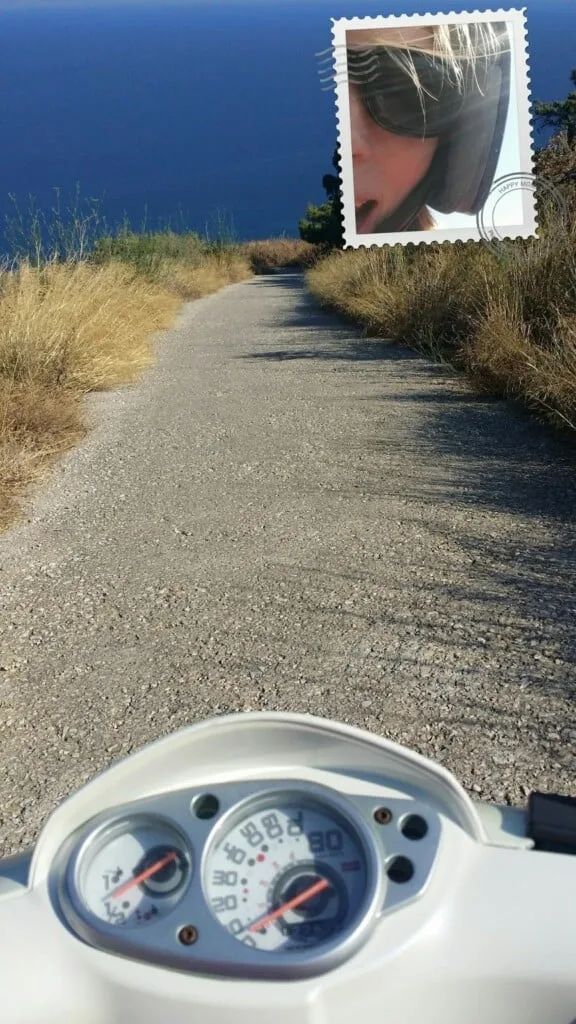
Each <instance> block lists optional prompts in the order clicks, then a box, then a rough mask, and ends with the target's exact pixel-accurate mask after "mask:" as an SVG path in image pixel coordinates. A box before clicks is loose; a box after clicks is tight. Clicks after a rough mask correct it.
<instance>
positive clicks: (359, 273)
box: [307, 221, 576, 430]
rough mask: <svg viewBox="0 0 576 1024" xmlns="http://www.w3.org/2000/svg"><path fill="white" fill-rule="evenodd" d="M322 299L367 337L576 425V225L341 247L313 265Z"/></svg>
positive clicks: (311, 276)
mask: <svg viewBox="0 0 576 1024" xmlns="http://www.w3.org/2000/svg"><path fill="white" fill-rule="evenodd" d="M307 280H308V287H309V289H310V291H311V292H312V294H313V295H314V296H315V297H316V298H317V299H318V301H319V302H320V303H321V304H322V305H323V306H325V307H326V308H329V309H331V310H334V311H336V312H338V313H340V314H341V315H342V316H344V317H345V318H347V319H349V320H351V321H353V322H354V323H356V324H358V325H360V326H362V327H363V328H364V329H365V332H366V333H367V334H368V335H371V336H373V337H377V338H383V339H388V340H390V341H395V342H396V343H399V344H405V345H407V346H410V347H413V348H417V349H419V350H420V351H422V352H424V353H426V354H427V355H430V356H432V357H433V358H435V359H439V360H444V361H446V362H449V363H451V364H452V365H453V366H454V367H456V368H457V369H458V370H461V371H463V372H464V373H465V374H466V376H467V378H468V380H469V381H470V383H471V384H472V385H473V386H474V387H475V388H476V389H477V390H479V391H482V392H484V393H489V394H493V395H500V396H502V395H504V396H510V397H513V398H514V399H516V400H518V401H520V402H521V403H522V404H524V405H525V406H526V407H527V408H529V409H530V410H532V411H533V412H535V413H536V414H537V415H539V416H540V417H541V418H542V419H545V420H547V421H548V422H550V423H552V424H553V425H554V426H556V427H559V428H564V429H566V428H568V429H570V430H576V222H574V221H571V222H570V223H569V224H568V225H566V224H565V223H562V224H560V223H552V224H549V225H548V230H547V234H546V236H545V237H542V238H540V239H534V240H531V241H522V240H518V241H517V242H513V243H510V245H509V247H508V249H507V250H506V252H505V253H503V254H501V255H500V256H499V255H497V254H495V253H494V252H493V251H491V250H490V249H488V248H486V247H484V246H481V245H478V244H477V243H467V244H466V245H464V244H462V243H456V244H444V245H431V246H427V247H422V248H420V249H417V248H415V247H412V248H411V249H407V248H402V247H400V246H395V247H394V248H388V249H358V250H354V251H350V250H347V251H343V252H334V253H333V254H332V255H330V256H329V257H328V258H327V259H324V260H322V261H321V262H320V263H318V264H317V265H316V266H315V267H313V268H312V269H311V270H309V271H308V274H307Z"/></svg>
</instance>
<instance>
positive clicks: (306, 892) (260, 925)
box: [248, 878, 330, 932]
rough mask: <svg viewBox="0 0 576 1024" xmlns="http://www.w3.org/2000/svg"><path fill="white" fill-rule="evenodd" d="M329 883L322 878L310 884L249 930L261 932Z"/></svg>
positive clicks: (252, 925)
mask: <svg viewBox="0 0 576 1024" xmlns="http://www.w3.org/2000/svg"><path fill="white" fill-rule="evenodd" d="M329 885H330V882H329V881H328V880H327V879H326V878H321V879H320V881H319V882H315V883H314V885H311V886H309V888H308V889H305V890H304V892H301V893H299V894H298V896H295V897H294V899H293V900H288V902H287V903H283V904H282V906H281V907H278V910H273V911H272V913H271V914H266V917H261V918H260V920H259V921H256V922H255V924H251V925H250V927H249V929H248V931H249V932H259V931H260V930H261V929H262V928H265V927H266V925H268V924H272V922H273V921H276V920H277V919H278V918H279V917H282V915H283V914H285V913H286V911H287V910H292V909H293V908H294V907H298V906H300V904H301V903H305V902H306V900H309V899H311V898H312V896H316V894H317V893H319V892H322V890H323V889H327V888H328V886H329Z"/></svg>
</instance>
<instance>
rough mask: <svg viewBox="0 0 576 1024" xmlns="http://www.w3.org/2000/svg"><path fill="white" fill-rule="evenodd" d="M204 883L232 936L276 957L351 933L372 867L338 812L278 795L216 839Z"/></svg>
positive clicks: (214, 909) (358, 839)
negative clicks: (278, 952) (274, 954)
mask: <svg viewBox="0 0 576 1024" xmlns="http://www.w3.org/2000/svg"><path fill="white" fill-rule="evenodd" d="M204 884H205V891H206V896H207V899H208V902H209V904H210V906H211V908H212V911H213V913H214V914H215V916H216V917H217V919H218V920H219V921H220V922H221V924H222V925H223V926H224V927H225V928H226V929H227V931H228V932H229V933H230V934H231V935H233V936H235V937H236V938H237V939H238V941H239V942H242V943H244V944H245V945H246V946H250V947H252V948H256V949H260V950H266V951H271V952H272V951H280V950H289V949H298V948H302V947H310V946H317V945H320V944H322V943H324V942H326V941H328V940H330V939H333V938H334V937H336V936H337V935H338V934H339V933H341V932H344V931H348V929H349V927H351V926H353V925H354V924H355V922H356V921H357V920H358V918H359V916H360V915H361V913H362V908H363V905H364V900H365V896H366V892H367V888H368V870H367V864H366V858H365V855H364V849H363V845H362V842H361V839H360V837H359V836H358V835H357V833H356V831H355V829H354V828H353V827H352V826H351V825H349V823H347V822H346V821H345V820H344V818H343V816H340V815H339V814H338V812H337V811H336V810H335V809H333V808H331V807H328V806H325V805H323V804H320V802H318V803H316V802H311V801H303V802H302V803H300V802H296V801H295V799H294V797H291V798H290V797H288V798H287V802H284V800H283V799H282V798H281V797H280V798H278V797H277V798H276V799H275V800H274V802H273V803H272V802H271V801H270V802H268V803H267V804H266V806H264V807H263V806H262V805H261V804H260V805H259V806H258V809H257V810H256V811H254V812H253V813H251V814H249V815H247V816H245V817H243V818H242V819H241V820H237V821H236V823H235V824H233V825H232V827H231V828H230V829H229V831H227V832H226V833H225V834H224V835H223V836H222V837H220V838H219V840H217V842H216V844H215V846H214V847H213V848H212V850H211V851H210V852H209V854H208V857H207V859H206V862H205V871H204Z"/></svg>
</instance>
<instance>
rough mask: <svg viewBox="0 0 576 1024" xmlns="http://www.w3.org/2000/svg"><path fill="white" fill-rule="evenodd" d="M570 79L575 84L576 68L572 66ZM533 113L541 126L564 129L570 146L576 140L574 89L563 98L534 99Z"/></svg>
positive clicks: (575, 98) (558, 129) (575, 92)
mask: <svg viewBox="0 0 576 1024" xmlns="http://www.w3.org/2000/svg"><path fill="white" fill-rule="evenodd" d="M570 81H571V82H572V85H574V86H576V68H572V71H571V73H570ZM534 113H535V114H536V117H538V118H540V120H541V121H542V127H544V128H555V129H556V130H557V131H559V132H562V131H565V132H566V139H567V142H568V144H569V145H570V146H572V145H573V144H574V143H575V142H576V89H574V90H573V91H572V92H570V93H568V96H567V97H566V99H565V100H554V101H552V102H549V103H544V102H543V101H542V100H536V102H535V103H534Z"/></svg>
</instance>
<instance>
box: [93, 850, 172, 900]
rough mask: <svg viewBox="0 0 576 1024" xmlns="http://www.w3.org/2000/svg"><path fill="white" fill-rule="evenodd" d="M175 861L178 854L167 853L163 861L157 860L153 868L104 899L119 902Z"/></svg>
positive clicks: (141, 873)
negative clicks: (127, 893)
mask: <svg viewBox="0 0 576 1024" xmlns="http://www.w3.org/2000/svg"><path fill="white" fill-rule="evenodd" d="M173 860H176V854H175V853H167V854H166V856H165V857H162V859H161V860H157V861H156V863H155V864H153V865H152V867H150V868H146V870H145V871H141V872H140V874H139V875H136V877H135V878H130V879H129V880H128V881H127V882H124V885H121V886H120V888H119V889H114V890H113V891H112V892H107V893H106V895H105V896H104V899H105V900H113V899H116V900H117V899H118V898H119V897H120V896H123V895H124V893H125V892H128V891H129V890H130V889H133V888H134V886H135V885H140V882H145V881H146V879H147V878H150V876H151V875H155V874H156V872H157V871H160V868H164V867H166V865H167V864H170V862H171V861H173Z"/></svg>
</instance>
